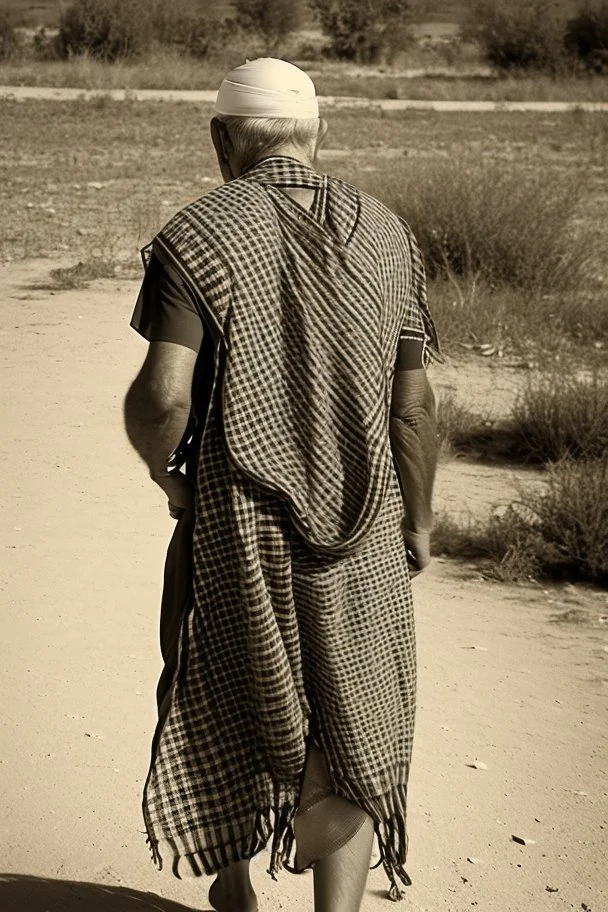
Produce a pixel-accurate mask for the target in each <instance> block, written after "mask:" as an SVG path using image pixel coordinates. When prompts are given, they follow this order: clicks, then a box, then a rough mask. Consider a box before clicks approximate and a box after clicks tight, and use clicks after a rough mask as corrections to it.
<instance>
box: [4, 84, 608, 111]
mask: <svg viewBox="0 0 608 912" xmlns="http://www.w3.org/2000/svg"><path fill="white" fill-rule="evenodd" d="M216 94H217V93H216V92H214V91H211V90H200V91H196V90H186V89H73V88H52V87H50V86H49V87H47V86H0V99H2V98H13V99H16V100H17V101H26V100H28V99H31V98H34V99H42V100H45V101H75V100H76V99H83V98H84V99H90V98H95V97H97V96H99V95H103V96H105V97H108V98H112V99H113V100H115V101H122V100H123V99H125V98H129V99H131V100H134V101H189V102H196V103H197V104H210V105H211V104H213V103H214V101H215V96H216ZM319 103H320V105H321V106H322V107H324V106H325V107H335V108H377V109H378V108H379V109H381V110H383V111H407V110H419V111H452V112H458V111H461V112H470V111H475V112H484V111H538V112H539V113H545V114H559V113H564V112H566V111H573V110H575V109H576V110H582V111H608V101H578V102H569V101H427V100H423V101H421V100H408V99H405V98H397V99H393V98H360V97H354V96H344V97H340V96H325V97H320V98H319Z"/></svg>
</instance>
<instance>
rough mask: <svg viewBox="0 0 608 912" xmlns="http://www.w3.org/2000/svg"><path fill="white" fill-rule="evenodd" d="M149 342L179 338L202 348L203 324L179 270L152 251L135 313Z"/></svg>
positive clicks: (134, 320) (135, 324) (134, 324)
mask: <svg viewBox="0 0 608 912" xmlns="http://www.w3.org/2000/svg"><path fill="white" fill-rule="evenodd" d="M131 326H132V327H133V329H135V330H136V331H137V332H138V333H139V334H140V335H141V336H143V337H144V339H146V340H147V341H148V342H175V343H176V344H178V345H184V346H185V347H186V348H190V349H192V351H195V352H198V350H199V348H200V345H201V342H202V339H203V324H202V321H201V318H200V317H199V315H198V312H197V310H196V307H195V305H194V302H193V300H192V297H191V296H190V293H189V291H188V290H187V288H186V287H185V285H184V283H183V282H182V280H181V278H180V276H179V275H178V273H177V272H176V271H175V270H174V269H172V268H171V266H168V265H167V264H165V263H163V262H162V260H161V259H160V257H159V256H158V254H157V253H156V252H154V250H153V251H152V254H151V257H150V260H149V262H148V266H147V268H146V274H145V276H144V280H143V282H142V286H141V289H140V292H139V296H138V298H137V302H136V304H135V310H134V311H133V316H132V317H131Z"/></svg>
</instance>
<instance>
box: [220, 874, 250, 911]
mask: <svg viewBox="0 0 608 912" xmlns="http://www.w3.org/2000/svg"><path fill="white" fill-rule="evenodd" d="M231 873H232V872H231ZM209 902H210V903H211V905H212V906H213V908H214V909H215V910H216V912H257V908H258V902H257V896H256V894H255V890H254V889H253V884H252V883H251V881H250V880H249V877H247V878H246V879H242V878H239V879H238V880H237V879H235V878H234V877H231V876H230V874H229V873H226V874H224V875H221V874H218V876H217V879H216V880H214V881H213V883H212V884H211V888H210V890H209Z"/></svg>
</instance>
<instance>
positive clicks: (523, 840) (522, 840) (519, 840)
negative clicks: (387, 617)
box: [511, 835, 536, 846]
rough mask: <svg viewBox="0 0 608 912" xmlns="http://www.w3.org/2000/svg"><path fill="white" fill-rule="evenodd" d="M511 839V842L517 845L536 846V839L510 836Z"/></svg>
mask: <svg viewBox="0 0 608 912" xmlns="http://www.w3.org/2000/svg"><path fill="white" fill-rule="evenodd" d="M511 839H512V840H513V842H517V843H519V845H525V846H527V845H536V839H528V837H527V836H515V835H512V836H511Z"/></svg>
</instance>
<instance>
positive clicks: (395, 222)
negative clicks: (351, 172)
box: [329, 177, 409, 232]
mask: <svg viewBox="0 0 608 912" xmlns="http://www.w3.org/2000/svg"><path fill="white" fill-rule="evenodd" d="M329 180H330V182H331V184H333V186H334V187H335V189H336V190H337V191H338V192H342V193H346V194H348V195H355V196H356V197H357V199H358V201H359V205H360V206H361V209H362V211H363V213H365V214H367V215H368V216H370V217H375V218H377V219H379V220H381V221H384V222H387V223H388V224H390V225H391V226H392V227H394V228H397V229H399V230H403V231H405V232H409V226H408V225H407V223H406V222H405V221H404V220H403V219H402V218H401V217H400V216H399V215H397V213H396V212H394V211H393V210H392V209H391V208H390V207H389V206H387V205H386V203H383V202H382V201H381V200H380V199H378V197H377V196H374V195H373V194H372V193H368V192H367V191H366V190H362V189H361V188H360V187H357V186H356V185H355V184H351V183H349V181H345V180H343V179H342V178H340V177H329Z"/></svg>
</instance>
